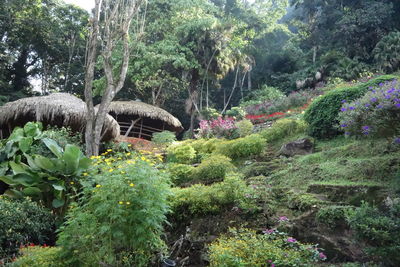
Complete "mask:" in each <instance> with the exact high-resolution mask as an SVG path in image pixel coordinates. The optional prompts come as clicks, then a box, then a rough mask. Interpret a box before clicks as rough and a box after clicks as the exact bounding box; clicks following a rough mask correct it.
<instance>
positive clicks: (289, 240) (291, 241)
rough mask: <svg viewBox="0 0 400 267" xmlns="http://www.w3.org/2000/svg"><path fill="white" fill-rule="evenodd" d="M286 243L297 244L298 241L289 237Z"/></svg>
mask: <svg viewBox="0 0 400 267" xmlns="http://www.w3.org/2000/svg"><path fill="white" fill-rule="evenodd" d="M286 241H287V242H289V243H296V242H297V240H296V239H294V238H292V237H289V238H288V239H287V240H286Z"/></svg>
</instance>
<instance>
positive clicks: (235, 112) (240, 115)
mask: <svg viewBox="0 0 400 267" xmlns="http://www.w3.org/2000/svg"><path fill="white" fill-rule="evenodd" d="M225 115H226V116H228V117H234V118H235V119H236V120H243V119H244V117H245V116H246V111H244V109H243V108H241V107H233V108H231V109H230V110H227V111H226V113H225Z"/></svg>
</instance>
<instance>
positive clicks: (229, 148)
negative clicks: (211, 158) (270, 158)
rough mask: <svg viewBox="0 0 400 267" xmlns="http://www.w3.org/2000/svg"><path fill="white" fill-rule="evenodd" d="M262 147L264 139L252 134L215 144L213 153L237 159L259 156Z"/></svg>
mask: <svg viewBox="0 0 400 267" xmlns="http://www.w3.org/2000/svg"><path fill="white" fill-rule="evenodd" d="M264 147H265V139H263V138H262V137H261V136H260V135H257V134H252V135H248V136H246V137H243V138H238V139H235V140H230V141H225V142H221V143H219V144H217V147H216V150H215V153H218V154H221V155H224V156H227V157H228V158H231V159H239V158H246V157H250V156H255V155H259V154H260V153H261V152H262V151H263V149H264Z"/></svg>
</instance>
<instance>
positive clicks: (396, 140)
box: [393, 137, 400, 145]
mask: <svg viewBox="0 0 400 267" xmlns="http://www.w3.org/2000/svg"><path fill="white" fill-rule="evenodd" d="M393 142H394V143H395V144H397V145H400V137H395V138H394V140H393Z"/></svg>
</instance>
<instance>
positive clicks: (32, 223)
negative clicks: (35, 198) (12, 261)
mask: <svg viewBox="0 0 400 267" xmlns="http://www.w3.org/2000/svg"><path fill="white" fill-rule="evenodd" d="M0 210H1V216H0V259H3V258H11V257H12V256H14V255H16V253H17V252H18V248H19V247H20V246H23V245H27V244H30V243H34V244H42V245H43V244H51V243H53V242H54V230H55V218H54V215H52V214H51V212H50V211H48V210H46V209H44V208H42V207H40V206H38V205H37V204H36V203H34V202H32V201H31V200H29V199H27V198H24V199H21V200H13V199H9V198H7V197H4V196H0Z"/></svg>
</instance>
